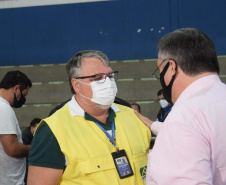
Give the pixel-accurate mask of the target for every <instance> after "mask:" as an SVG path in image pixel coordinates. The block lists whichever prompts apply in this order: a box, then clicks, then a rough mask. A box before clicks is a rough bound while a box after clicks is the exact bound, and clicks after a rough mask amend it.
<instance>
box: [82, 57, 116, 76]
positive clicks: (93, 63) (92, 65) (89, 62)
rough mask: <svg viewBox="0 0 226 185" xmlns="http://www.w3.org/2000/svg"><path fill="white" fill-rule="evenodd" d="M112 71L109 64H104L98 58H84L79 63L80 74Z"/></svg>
mask: <svg viewBox="0 0 226 185" xmlns="http://www.w3.org/2000/svg"><path fill="white" fill-rule="evenodd" d="M109 72H112V69H111V67H110V66H106V64H105V63H104V62H103V61H102V60H101V59H99V58H94V57H93V58H91V57H90V58H84V61H83V62H82V65H81V74H88V75H92V74H98V73H109Z"/></svg>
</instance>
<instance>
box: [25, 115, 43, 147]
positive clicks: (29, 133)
mask: <svg viewBox="0 0 226 185" xmlns="http://www.w3.org/2000/svg"><path fill="white" fill-rule="evenodd" d="M40 121H41V119H40V118H34V119H33V120H32V121H31V122H30V126H29V127H27V128H25V129H24V130H23V132H22V140H23V143H24V144H25V145H30V144H31V141H32V139H33V134H34V131H35V129H36V127H37V126H38V124H39V123H40Z"/></svg>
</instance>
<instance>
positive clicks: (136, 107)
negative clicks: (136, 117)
mask: <svg viewBox="0 0 226 185" xmlns="http://www.w3.org/2000/svg"><path fill="white" fill-rule="evenodd" d="M131 107H132V109H134V110H136V111H138V112H139V113H140V114H141V108H140V105H139V104H138V103H132V104H131Z"/></svg>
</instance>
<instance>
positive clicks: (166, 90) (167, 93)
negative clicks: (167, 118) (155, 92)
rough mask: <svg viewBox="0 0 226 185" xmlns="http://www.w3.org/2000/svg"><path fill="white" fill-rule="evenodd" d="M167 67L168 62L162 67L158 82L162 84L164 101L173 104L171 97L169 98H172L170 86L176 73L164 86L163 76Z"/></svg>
mask: <svg viewBox="0 0 226 185" xmlns="http://www.w3.org/2000/svg"><path fill="white" fill-rule="evenodd" d="M168 67H169V62H168V63H167V64H166V66H165V67H164V69H163V70H162V72H161V73H160V82H161V84H162V89H163V96H164V97H165V99H166V101H168V103H170V104H173V102H172V99H171V98H172V97H171V92H172V86H173V82H174V80H175V76H176V74H175V75H174V76H173V77H172V79H171V81H170V83H169V85H168V86H166V84H165V81H164V76H165V74H166V71H167V69H168Z"/></svg>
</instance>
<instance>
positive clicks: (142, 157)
mask: <svg viewBox="0 0 226 185" xmlns="http://www.w3.org/2000/svg"><path fill="white" fill-rule="evenodd" d="M132 158H133V161H134V174H136V176H137V177H138V178H137V179H138V182H139V185H145V184H146V172H147V153H143V154H138V155H134V156H132Z"/></svg>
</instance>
